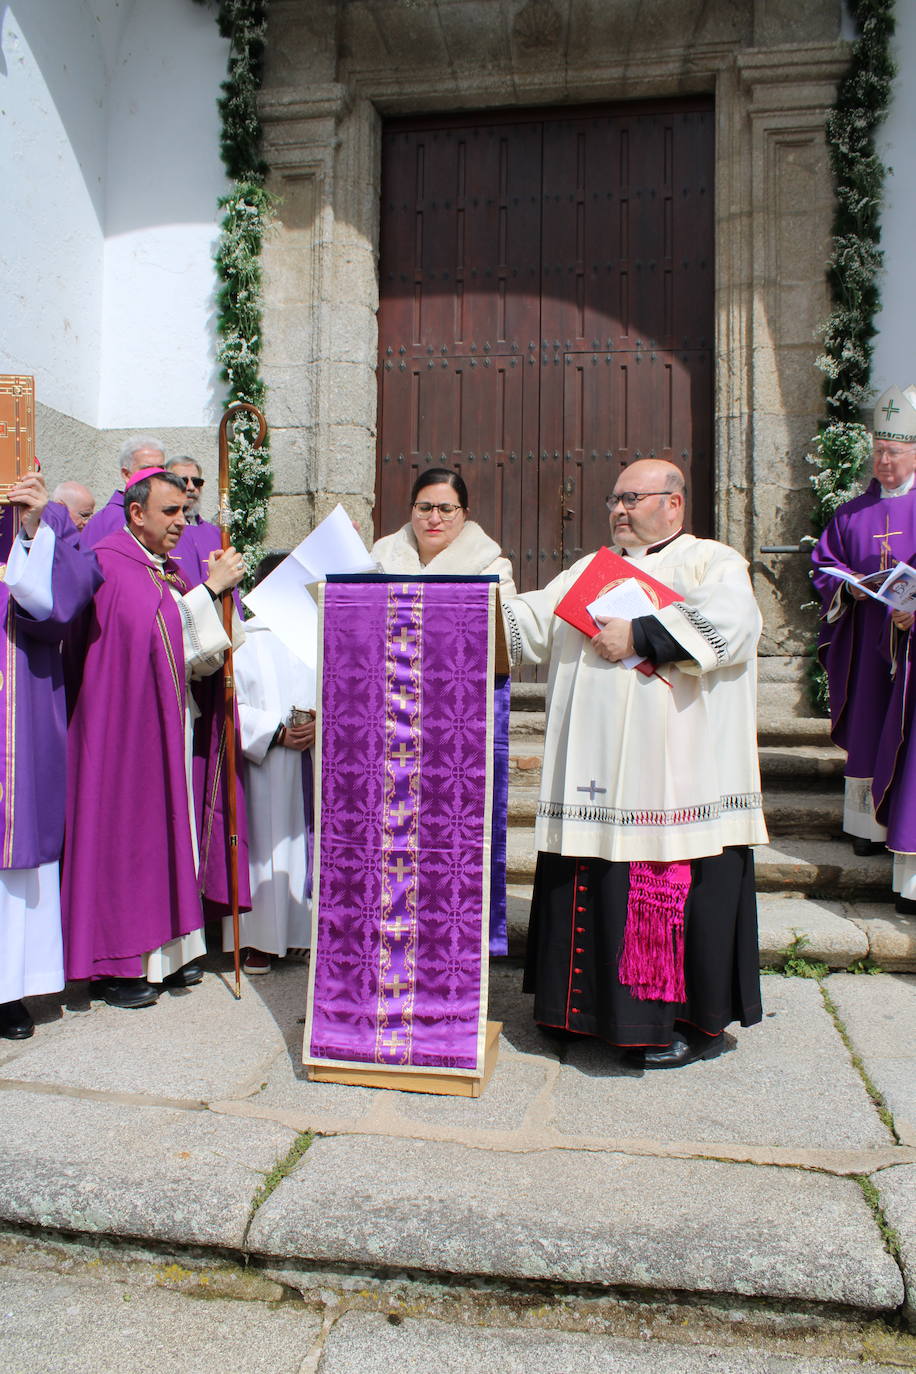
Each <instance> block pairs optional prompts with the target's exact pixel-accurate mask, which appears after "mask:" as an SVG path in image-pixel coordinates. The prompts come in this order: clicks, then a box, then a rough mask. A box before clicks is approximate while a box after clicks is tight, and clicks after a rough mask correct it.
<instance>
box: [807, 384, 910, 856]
mask: <svg viewBox="0 0 916 1374" xmlns="http://www.w3.org/2000/svg"><path fill="white" fill-rule="evenodd" d="M911 390H912V389H911V388H907V391H906V392H904V391H901V390H900V389H899V388H897V387H891V388H890V389H889V390H888V391H887V392H885V394H884V395H883V396H882V397H881V398H880V400H879V401H878V403H877V405H876V406H875V411H874V477H873V479H872V481H871V482H869V484H868V487H867V489H866V491H865V492H864V493H863V494H862V495H861V496H857V497H855V499H854V500H852V501H847V502H846V503H845V505H842V506H840V508H839V510H838V511H837V513H836V515H835V516H834V517H833V519H832V520H831V522H830V524H829V525H828V526H827V528H826V529H825V530H824V533H823V534H822V535H821V537H820V539H819V540H818V542H817V545H816V546H815V548H814V550H813V552H812V561H813V563H814V575H813V581H814V585H815V587H816V588H817V591H818V595H819V596H820V598H821V602H822V604H823V608H824V614H823V618H822V620H821V627H820V637H819V648H818V654H819V657H820V660H821V662H822V663H823V665H824V667H825V668H826V670H827V679H828V683H829V688H830V715H831V721H832V730H831V734H832V738H833V740H834V743H836V744H838V745H840V747H841V748H842V749H845V750H846V754H847V758H846V769H845V772H846V796H845V805H844V810H843V829H844V830H845V831H846V833H847V834H849V835H851V836H852V837H853V848H854V849H855V851H856V853H857V854H869V853H873V852H876V851H878V850H880V849H881V848H882V847H883V841H884V839H885V834H886V831H885V827H884V825H882V824H881V822H880V820H879V819H878V818H877V817H876V815H875V810H874V805H873V801H872V781H873V779H874V777H875V773H876V757H877V754H878V750H879V744H880V740H881V733H882V728H883V726H884V722H885V716H886V715H887V712H888V709H889V707H890V703H891V697H892V695H893V694H894V692H895V690H896V688H899V686H900V684H899V682H898V683H897V684H896V688H895V680H894V642H893V641H894V640H895V639H896V637H897V631H896V630H895V628H894V623H893V618H892V615H891V612H890V607H888V606H885V605H883V604H882V603H881V602H879V601H875V600H873V599H872V598H871V597H868V596H866V595H865V593H864V592H860V591H857V590H853V589H851V588H850V586H849V584H848V583H845V582H841V581H838V580H837V579H836V578H834V577H831V576H830V575H829V574H828V573H827V572H825V571H824V570H825V569H826V568H831V567H835V568H840V569H842V570H843V571H844V572H849V573H853V574H854V575H856V576H863V575H866V574H868V573H873V572H877V571H879V570H880V569H884V568H887V569H890V568H892V567H894V565H895V564H896V563H898V562H901V561H903V562H910V561H911V560H912V558H913V555H914V553H916V487H914V471H916V408H914V405H913V400H912V398H911V397H910V395H909V394H908V393H909V392H910V391H911ZM883 772H884V773H885V774H886V773H887V768H886V766H885V768H884V769H883Z"/></svg>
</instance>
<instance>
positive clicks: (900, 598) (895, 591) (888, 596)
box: [821, 563, 916, 612]
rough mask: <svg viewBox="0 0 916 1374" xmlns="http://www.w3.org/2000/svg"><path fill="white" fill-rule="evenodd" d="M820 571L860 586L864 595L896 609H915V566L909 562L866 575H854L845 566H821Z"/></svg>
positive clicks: (851, 584)
mask: <svg viewBox="0 0 916 1374" xmlns="http://www.w3.org/2000/svg"><path fill="white" fill-rule="evenodd" d="M821 572H823V573H826V574H827V576H828V577H835V578H837V579H838V580H839V581H840V582H848V583H849V584H850V586H853V587H860V588H861V589H862V591H863V592H865V594H866V596H870V597H872V598H873V599H874V600H875V601H883V602H884V603H885V605H887V606H893V608H894V610H896V611H907V612H911V611H916V568H911V567H910V565H909V563H898V564H897V566H896V567H895V568H890V569H887V568H885V569H882V570H881V571H880V572H874V573H869V574H868V575H867V576H866V577H856V576H855V574H854V573H849V572H847V571H846V570H845V568H821Z"/></svg>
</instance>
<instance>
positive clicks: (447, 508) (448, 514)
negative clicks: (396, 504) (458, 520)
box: [413, 501, 461, 520]
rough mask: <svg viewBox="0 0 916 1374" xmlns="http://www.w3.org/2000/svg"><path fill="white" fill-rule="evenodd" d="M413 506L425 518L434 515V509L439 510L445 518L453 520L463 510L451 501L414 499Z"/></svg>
mask: <svg viewBox="0 0 916 1374" xmlns="http://www.w3.org/2000/svg"><path fill="white" fill-rule="evenodd" d="M413 508H414V510H415V511H416V512H417V515H422V517H423V519H424V520H425V519H426V518H427V517H428V516H430V515H432V513H433V511H434V510H437V511H438V512H439V514H440V515H441V516H442V519H443V520H453V519H454V518H455V516H456V515H457V514H458V512H459V511H460V510H461V507H460V506H456V505H454V504H453V502H451V501H439V502H436V501H414V503H413Z"/></svg>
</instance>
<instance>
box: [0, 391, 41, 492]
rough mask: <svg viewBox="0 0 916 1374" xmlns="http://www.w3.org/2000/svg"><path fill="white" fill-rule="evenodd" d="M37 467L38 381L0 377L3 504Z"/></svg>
mask: <svg viewBox="0 0 916 1374" xmlns="http://www.w3.org/2000/svg"><path fill="white" fill-rule="evenodd" d="M34 466H35V378H34V377H25V376H16V375H12V376H10V375H3V374H0V502H2V501H3V500H4V498H5V496H6V493H7V491H8V490H9V488H10V487H11V486H12V485H13V483H14V482H16V481H17V479H18V478H19V477H20V476H21V475H22V474H23V473H24V472H28V471H29V470H30V469H31V468H34Z"/></svg>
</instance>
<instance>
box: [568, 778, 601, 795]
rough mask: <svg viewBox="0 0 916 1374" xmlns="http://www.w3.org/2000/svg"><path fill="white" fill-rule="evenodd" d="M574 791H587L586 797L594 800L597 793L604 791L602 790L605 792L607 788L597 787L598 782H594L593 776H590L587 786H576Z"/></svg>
mask: <svg viewBox="0 0 916 1374" xmlns="http://www.w3.org/2000/svg"><path fill="white" fill-rule="evenodd" d="M576 791H577V792H587V793H588V799H589V801H594V800H595V797H596V796H597V795H598V794H599V793H604V792H606V791H607V788H606V787H599V786H598V784H597V783H596V782H595V779H594V778H591V779H590V780H589V784H588V787H577V788H576Z"/></svg>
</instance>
